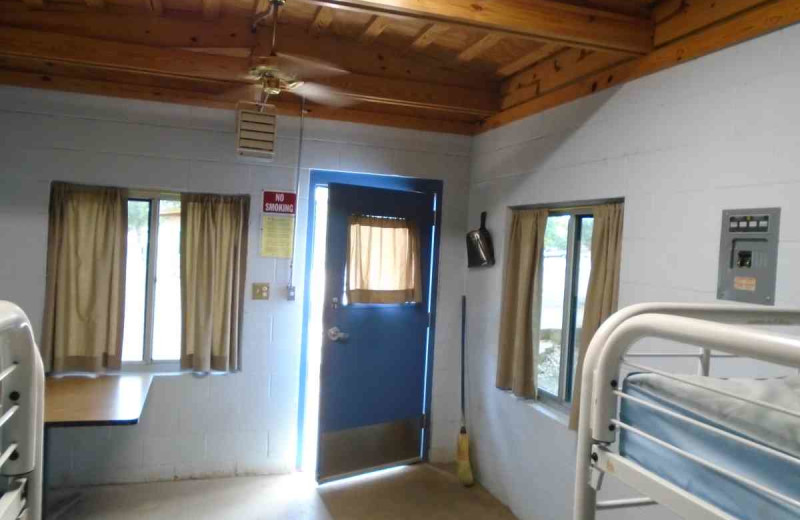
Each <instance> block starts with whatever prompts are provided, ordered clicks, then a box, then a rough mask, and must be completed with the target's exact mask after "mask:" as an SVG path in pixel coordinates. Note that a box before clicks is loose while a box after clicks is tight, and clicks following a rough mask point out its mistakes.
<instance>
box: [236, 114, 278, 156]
mask: <svg viewBox="0 0 800 520" xmlns="http://www.w3.org/2000/svg"><path fill="white" fill-rule="evenodd" d="M276 113H277V111H276V110H275V107H274V106H272V105H263V106H262V107H261V109H260V110H250V109H242V108H240V109H239V110H238V111H237V119H236V152H237V153H238V154H239V155H245V156H249V157H260V158H262V159H270V160H271V159H273V158H274V157H275V132H276V117H275V116H276Z"/></svg>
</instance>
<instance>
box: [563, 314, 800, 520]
mask: <svg viewBox="0 0 800 520" xmlns="http://www.w3.org/2000/svg"><path fill="white" fill-rule="evenodd" d="M742 325H774V326H787V325H800V310H797V309H778V308H752V307H734V306H732V305H719V304H708V305H706V304H677V303H647V304H638V305H633V306H631V307H627V308H625V309H622V310H620V311H619V312H617V313H616V314H614V315H612V316H611V317H610V318H609V319H608V320H606V322H605V323H604V324H603V325H602V326H601V327H600V328H599V329H598V331H597V333H596V334H595V336H594V337H593V338H592V341H591V343H590V345H589V348H588V350H587V353H586V357H585V360H584V365H583V377H582V385H583V386H582V391H581V396H580V405H581V415H580V419H579V425H578V446H577V462H576V478H575V511H574V519H575V520H594V519H595V515H596V512H597V511H602V510H609V509H621V508H630V507H640V506H647V505H653V504H661V505H663V506H665V507H667V508H669V509H670V510H672V511H673V512H674V513H676V514H678V515H679V516H682V517H684V518H691V519H692V520H720V519H723V520H736V519H735V517H733V516H731V515H730V514H728V513H726V512H724V511H722V510H720V509H719V508H717V507H716V506H714V505H712V504H710V503H708V502H707V501H705V500H703V499H702V498H700V497H697V496H695V495H693V494H691V493H690V492H688V491H686V490H684V489H683V488H681V487H679V486H676V485H675V484H672V483H671V482H669V481H667V480H665V479H663V478H661V477H659V476H658V475H656V474H654V473H652V472H650V471H648V470H647V469H645V468H643V467H642V466H640V465H638V464H637V463H636V462H633V461H631V460H629V459H627V458H625V457H623V456H620V455H619V454H617V453H614V452H613V451H612V450H611V446H612V445H613V444H614V443H615V442H616V441H617V436H618V434H619V432H620V430H627V431H628V432H630V433H631V434H634V435H641V436H643V437H644V438H646V439H648V440H650V441H652V442H654V443H656V444H658V445H659V446H661V447H663V448H666V449H668V450H670V451H672V452H673V453H676V454H677V455H679V456H682V457H686V458H688V459H690V460H692V461H693V462H696V463H698V464H700V465H703V466H705V467H706V468H709V469H711V470H713V471H716V472H718V473H721V474H723V475H725V476H726V477H728V478H731V479H734V480H736V481H738V482H739V483H741V484H743V485H746V486H750V487H752V488H754V489H758V490H759V491H761V492H764V493H766V494H768V495H770V496H771V497H773V498H775V499H777V500H781V501H784V502H786V503H788V504H790V505H793V506H796V507H797V506H800V502H797V501H796V500H794V499H792V498H791V497H786V496H784V495H781V494H780V493H778V492H777V491H774V490H771V489H769V488H768V487H765V486H763V485H761V484H759V483H758V482H754V481H752V480H750V479H747V478H745V477H742V476H740V475H736V474H735V473H732V472H730V471H728V470H726V469H725V468H722V467H719V466H718V465H715V464H713V463H711V462H708V461H705V460H703V459H702V458H700V457H697V456H696V455H693V454H691V453H688V452H685V451H683V450H680V449H678V448H676V447H674V446H672V445H670V444H668V443H666V442H664V441H662V440H660V439H657V438H655V437H653V436H651V435H649V434H647V433H645V432H642V431H641V430H638V429H637V428H635V427H633V426H631V425H628V424H625V423H623V422H621V421H620V420H619V419H618V417H617V403H618V399H632V400H635V401H636V402H637V404H643V405H645V406H648V407H650V408H651V409H653V410H655V411H657V412H660V413H667V414H672V416H673V417H674V418H676V419H678V420H682V421H686V422H689V423H692V424H693V425H694V426H699V427H701V428H704V429H706V430H708V431H712V432H714V433H716V434H719V435H723V436H727V437H728V438H732V439H733V440H735V441H737V442H742V443H744V444H748V445H750V447H755V448H756V449H760V450H764V451H768V452H770V453H771V454H772V455H776V454H778V453H779V452H777V451H776V450H773V449H772V448H768V447H765V446H761V445H759V444H757V443H752V442H750V441H747V440H744V439H742V438H739V437H736V436H733V435H730V434H728V433H727V432H724V431H722V430H720V429H718V428H715V427H713V426H707V425H704V424H702V423H699V422H697V421H693V420H692V419H689V418H686V417H683V416H680V415H679V414H675V413H674V412H671V411H669V410H666V409H664V408H662V407H658V406H656V405H653V404H650V403H646V402H644V401H641V400H636V398H634V397H632V396H628V395H626V394H623V393H622V392H620V391H619V387H620V386H621V385H620V384H619V374H620V367H621V365H623V364H627V365H629V366H631V367H633V368H636V369H640V370H646V371H649V372H654V373H658V374H659V375H662V376H664V377H669V378H672V379H675V380H678V381H682V382H684V383H688V384H694V386H699V387H701V388H703V389H705V390H709V391H712V392H716V393H723V394H725V395H727V396H728V397H733V398H736V399H740V400H743V401H747V402H748V403H750V404H757V405H760V406H764V407H766V408H770V409H771V410H773V411H777V412H781V413H787V414H789V415H793V416H795V417H800V414H799V413H798V412H796V411H794V410H787V409H784V408H781V407H777V406H774V405H772V404H770V403H765V402H762V401H755V400H750V399H745V398H743V397H740V396H736V395H734V394H727V393H726V392H721V391H719V390H715V389H713V388H709V387H705V386H702V385H698V384H696V383H689V382H687V381H685V380H683V378H681V377H680V376H676V375H672V374H669V373H666V372H662V371H659V370H654V369H652V368H648V367H642V366H641V365H638V364H636V363H632V362H630V361H628V360H626V359H625V357H626V353H627V352H628V350H629V349H630V348H631V347H632V346H633V345H634V343H636V342H637V341H639V340H640V339H643V338H648V337H652V338H660V339H665V340H673V341H678V342H681V343H686V344H691V345H696V346H699V347H701V349H702V350H701V352H700V353H698V354H685V355H684V354H659V353H653V354H640V355H637V356H636V357H697V359H698V361H699V373H700V374H701V375H705V376H708V374H709V369H710V362H711V359H712V358H715V357H748V358H752V359H757V360H761V361H765V362H768V363H774V364H778V365H784V366H789V367H793V368H800V338H795V337H791V336H784V335H779V334H774V333H770V332H766V331H762V330H758V329H754V328H751V327H745V326H742ZM712 350H715V351H719V352H722V353H724V354H722V355H718V354H712ZM632 357H633V356H632ZM781 455H783V454H781ZM783 456H784V457H787V458H790V459H792V462H795V463H798V464H800V459H794V458H792V457H790V456H788V455H783ZM606 474H612V475H614V476H616V477H617V478H619V479H620V480H621V481H622V482H624V483H625V484H627V485H628V486H630V487H632V488H633V489H635V490H637V491H638V492H640V493H642V494H643V495H645V497H644V498H629V499H621V500H607V501H598V500H597V490H598V489H599V488H600V486H601V485H602V480H603V477H604V476H605V475H606Z"/></svg>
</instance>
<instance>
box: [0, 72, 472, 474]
mask: <svg viewBox="0 0 800 520" xmlns="http://www.w3.org/2000/svg"><path fill="white" fill-rule="evenodd" d="M234 119H235V116H234V113H233V112H230V111H223V110H209V109H202V108H196V107H186V106H177V105H168V104H162V103H149V102H140V101H130V100H122V99H110V98H101V97H94V96H84V95H76V94H66V93H56V92H48V91H42V90H30V89H18V88H10V87H2V88H0V156H1V157H2V159H0V299H6V300H11V301H14V302H16V303H18V304H19V305H21V306H22V307H23V308H24V309H25V311H26V312H27V313H28V315H29V316H30V318H31V320H32V322H33V324H34V328H35V330H37V331H38V330H39V329H40V327H41V322H42V308H43V299H44V272H45V255H46V240H47V212H48V198H49V186H50V182H51V181H52V180H64V181H72V182H78V183H90V184H106V185H119V186H126V187H134V188H163V189H168V190H177V191H198V192H219V193H227V192H230V193H250V194H251V195H252V203H251V204H252V216H251V223H250V228H251V234H250V251H249V260H248V266H247V268H248V272H247V278H248V285H249V283H251V282H269V283H271V284H272V287H273V291H272V298H271V300H269V301H253V300H250V299H249V289H248V298H247V300H246V302H245V317H244V333H243V342H244V347H243V360H244V361H243V372H242V373H240V374H235V375H226V376H212V377H206V378H196V377H194V376H192V375H183V376H174V377H159V378H157V379H156V381H155V382H154V384H153V387H152V389H151V392H150V396H149V398H148V400H147V404H146V408H145V412H144V417H143V420H142V422H141V423H140V424H139V425H137V426H129V427H105V428H76V429H59V430H53V431H52V437H51V450H50V453H49V456H50V458H49V471H48V473H49V477H50V483H51V485H54V486H61V485H80V484H92V483H111V482H132V481H145V480H156V479H172V478H188V477H202V476H210V475H233V474H246V473H274V472H287V471H291V470H292V469H293V468H294V464H295V446H296V442H297V436H296V425H297V410H298V391H299V362H300V331H301V321H302V303H303V302H302V295H303V277H304V273H303V266H304V265H305V251H304V249H305V243H306V241H305V229H306V212H307V209H308V208H307V204H308V193H307V190H308V172H309V168H311V167H314V168H325V169H336V170H346V171H356V172H373V173H384V174H401V175H407V176H419V177H425V178H433V179H442V180H444V196H443V199H444V207H443V228H444V229H443V234H442V242H441V244H442V247H441V253H440V255H441V256H440V261H441V265H442V266H446V267H444V268H443V269H441V273H440V280H439V291H440V292H439V309H438V316H437V319H438V322H437V325H438V326H437V334H436V344H435V369H434V389H433V392H434V398H433V400H434V403H433V417H432V426H433V432H434V436H433V442H432V450H431V456H432V458H433V459H434V460H451V459H452V458H453V449H454V446H453V435H454V433H455V432H456V428H457V424H458V421H459V416H460V414H459V411H458V406H459V404H458V393H457V392H458V379H457V377H458V369H457V368H458V355H459V341H460V329H459V319H460V297H461V294H462V293H463V288H464V269H463V265H464V264H465V262H466V260H465V253H464V245H463V240H464V238H463V230H464V227H465V222H466V199H467V194H468V186H469V185H468V176H469V160H470V158H469V153H470V145H471V140H470V138H469V137H463V136H452V135H441V134H433V133H426V132H417V131H407V130H396V129H388V128H382V127H376V126H369V125H358V124H350V123H340V122H330V121H320V120H314V119H307V120H306V129H305V139H304V147H303V158H302V164H301V166H302V170H301V187H300V203H299V216H298V229H299V230H300V235H299V240H298V243H297V246H298V247H297V253H298V254H297V259H296V265H297V266H299V268H298V270H297V272H296V278H295V281H296V285H297V295H298V299H297V301H295V302H288V301H286V299H285V294H286V292H285V286H286V284H287V280H288V261H285V260H278V261H276V260H274V259H267V258H261V257H259V256H258V245H259V244H258V238H259V229H260V218H259V217H260V215H259V208H260V203H259V201H260V192H261V191H262V190H264V189H284V190H292V189H294V184H295V167H296V161H297V153H298V138H297V136H298V129H299V126H298V119H296V118H280V120H279V125H280V128H279V139H278V144H277V157H276V159H275V161H274V162H273V163H271V164H264V163H258V162H254V161H252V160H250V161H248V160H243V159H240V158H238V157H237V156H236V155H235V153H234V133H233V132H234Z"/></svg>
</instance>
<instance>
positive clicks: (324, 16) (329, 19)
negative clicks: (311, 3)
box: [308, 5, 333, 34]
mask: <svg viewBox="0 0 800 520" xmlns="http://www.w3.org/2000/svg"><path fill="white" fill-rule="evenodd" d="M332 23H333V9H331V8H330V7H327V6H324V5H321V6H319V9H317V14H315V15H314V19H313V20H312V21H311V25H309V27H308V32H310V33H311V34H319V33H321V32H323V31H324V30H325V29H327V28H328V27H330V25H331V24H332Z"/></svg>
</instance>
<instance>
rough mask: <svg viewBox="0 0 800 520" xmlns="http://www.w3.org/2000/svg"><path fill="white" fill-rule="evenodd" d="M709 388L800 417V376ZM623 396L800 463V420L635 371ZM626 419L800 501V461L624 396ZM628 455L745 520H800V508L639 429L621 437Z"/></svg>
mask: <svg viewBox="0 0 800 520" xmlns="http://www.w3.org/2000/svg"><path fill="white" fill-rule="evenodd" d="M688 379H692V380H695V381H697V382H701V383H702V384H704V385H707V386H712V387H715V388H718V389H722V390H726V391H728V392H731V393H734V394H736V395H740V396H743V397H748V398H750V399H758V400H762V401H766V402H769V403H772V404H774V405H778V406H781V407H784V408H788V409H791V410H795V411H798V412H800V377H786V378H777V379H765V380H754V379H717V378H710V377H699V376H696V377H688ZM623 391H624V392H625V393H626V394H629V395H631V396H633V397H638V398H640V399H642V400H645V401H648V402H651V403H653V404H657V405H660V406H662V407H664V408H667V409H669V410H671V411H673V412H676V413H679V414H681V415H684V416H687V417H690V418H692V419H695V420H697V421H699V422H702V423H704V424H707V425H710V426H714V427H717V428H720V429H722V430H725V431H727V432H729V433H732V434H734V435H736V436H738V437H742V438H745V439H748V440H750V441H753V442H756V443H758V444H761V445H763V446H768V447H771V448H774V449H775V450H778V451H780V452H783V453H785V454H788V455H791V456H792V457H797V458H800V419H797V418H794V417H792V416H790V415H787V414H784V413H780V412H776V411H772V410H769V409H765V408H763V407H759V406H756V405H751V404H748V403H744V402H743V401H740V400H737V399H733V398H730V397H725V396H722V395H719V394H714V393H711V392H708V391H705V390H701V389H699V388H695V387H692V386H689V385H686V384H684V383H680V382H678V381H673V380H670V379H667V378H664V377H660V376H657V375H655V374H632V375H630V376H628V377H627V378H626V380H625V384H624V385H623ZM620 420H621V421H622V422H624V423H627V424H629V425H631V426H633V427H635V428H638V429H640V430H642V431H644V432H647V433H649V434H651V435H652V436H654V437H656V438H658V439H661V440H663V441H665V442H667V443H669V444H671V445H673V446H675V447H677V448H680V449H682V450H684V451H687V452H689V453H692V454H694V455H697V456H699V457H701V458H702V459H704V460H706V461H708V462H712V463H714V464H716V465H718V466H720V467H722V468H725V469H726V470H728V471H730V472H732V473H735V474H737V475H740V476H742V477H746V478H748V479H751V480H754V481H756V482H758V483H760V484H762V485H764V486H766V487H768V488H771V489H773V490H774V491H777V492H779V493H781V494H783V495H785V496H788V497H791V498H793V499H795V500H798V501H800V464H796V463H793V462H790V461H786V460H784V459H782V458H780V457H776V456H775V455H772V454H768V453H764V452H762V451H760V450H757V449H755V448H752V447H748V446H745V445H743V444H741V443H739V442H736V441H734V440H732V439H727V438H725V437H721V436H720V435H718V434H715V433H713V432H708V431H706V430H704V429H702V428H700V427H698V426H694V425H691V424H688V423H686V422H683V421H680V420H679V419H676V418H674V417H670V416H668V415H666V414H664V413H660V412H658V411H655V410H651V409H649V408H647V407H645V406H643V405H641V404H637V403H634V402H633V401H631V400H629V399H622V403H621V406H620ZM619 449H620V454H621V455H622V456H624V457H627V458H629V459H631V460H633V461H635V462H636V463H638V464H639V465H641V466H643V467H644V468H646V469H648V470H650V471H652V472H653V473H655V474H657V475H659V476H660V477H662V478H664V479H666V480H668V481H670V482H672V483H673V484H676V485H678V486H679V487H681V488H683V489H686V490H687V491H689V492H690V493H692V494H694V495H696V496H698V497H700V498H702V499H703V500H705V501H707V502H709V503H711V504H714V505H715V506H717V507H718V508H720V509H722V510H723V511H725V512H727V513H729V514H730V515H732V516H734V517H736V518H740V519H742V520H767V519H769V520H789V519H794V520H797V519H800V508H797V507H794V506H792V505H791V504H787V503H786V502H784V501H782V500H779V499H776V498H774V497H772V496H770V495H769V494H767V493H764V492H761V491H758V490H755V489H753V488H751V487H749V486H747V485H745V484H742V483H739V482H737V481H736V480H734V479H731V478H729V477H726V476H723V475H721V474H719V473H717V472H716V471H714V470H712V469H709V468H706V467H704V466H702V465H701V464H698V463H696V462H693V461H691V460H689V459H687V458H685V457H682V456H681V455H678V454H676V453H673V452H671V451H670V450H668V449H666V448H664V447H662V446H659V445H657V444H656V443H654V442H652V441H649V440H647V439H645V438H643V437H642V436H640V435H637V434H635V433H633V432H627V431H625V430H623V431H621V432H620V445H619Z"/></svg>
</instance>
